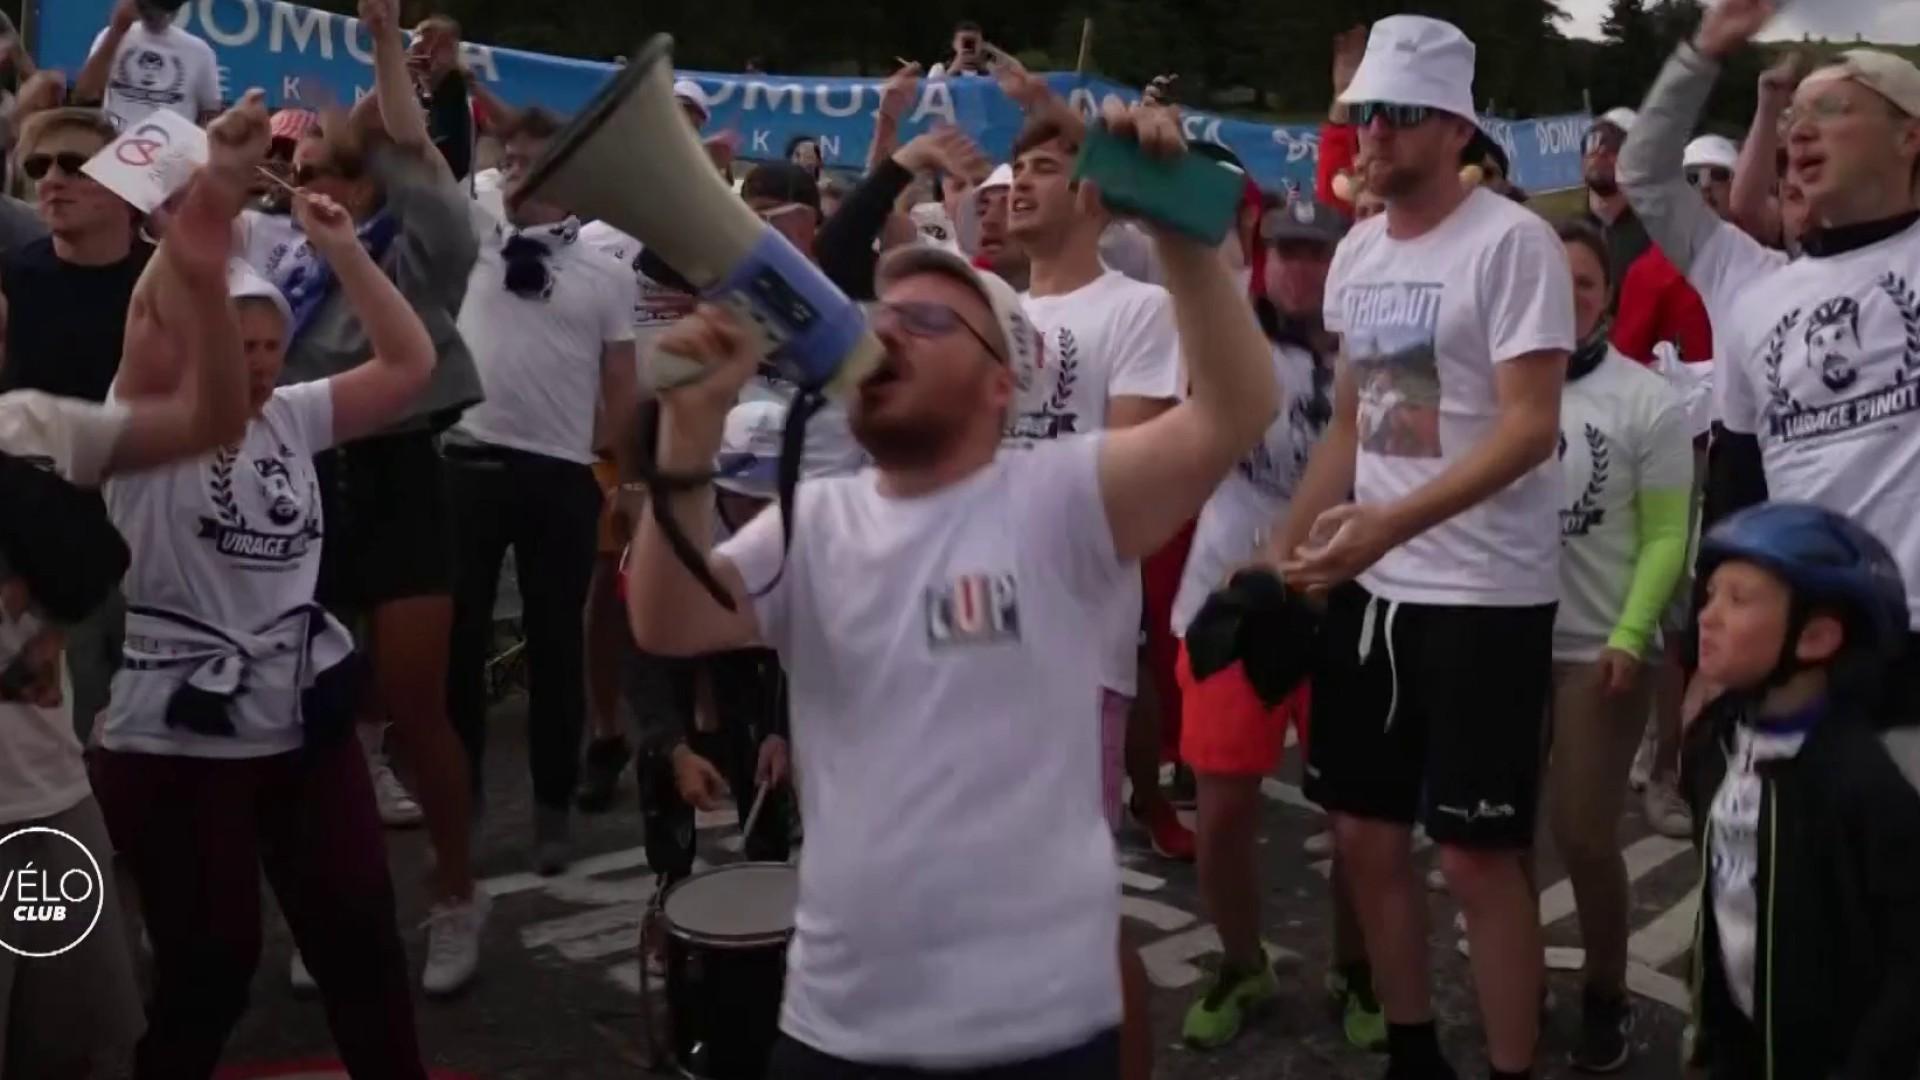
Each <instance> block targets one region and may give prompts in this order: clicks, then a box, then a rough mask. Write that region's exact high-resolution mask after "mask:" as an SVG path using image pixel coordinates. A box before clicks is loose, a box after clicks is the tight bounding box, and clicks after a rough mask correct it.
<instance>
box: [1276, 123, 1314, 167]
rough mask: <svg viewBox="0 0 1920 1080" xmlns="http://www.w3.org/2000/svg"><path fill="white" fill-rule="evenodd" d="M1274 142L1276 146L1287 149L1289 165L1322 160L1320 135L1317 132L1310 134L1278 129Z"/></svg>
mask: <svg viewBox="0 0 1920 1080" xmlns="http://www.w3.org/2000/svg"><path fill="white" fill-rule="evenodd" d="M1273 142H1274V145H1276V146H1283V147H1285V148H1286V151H1287V164H1289V165H1293V164H1298V163H1299V162H1302V161H1319V160H1320V135H1319V133H1317V132H1315V133H1311V134H1309V133H1306V132H1297V131H1288V130H1287V129H1286V128H1278V127H1277V128H1274V129H1273Z"/></svg>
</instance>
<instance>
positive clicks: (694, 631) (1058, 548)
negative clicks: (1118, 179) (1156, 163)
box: [629, 103, 1277, 1078]
mask: <svg viewBox="0 0 1920 1080" xmlns="http://www.w3.org/2000/svg"><path fill="white" fill-rule="evenodd" d="M1106 122H1107V123H1108V125H1109V126H1110V127H1111V129H1112V130H1113V132H1114V134H1115V135H1116V137H1119V138H1125V139H1131V138H1135V137H1138V138H1139V139H1140V140H1141V142H1142V144H1143V146H1144V148H1145V149H1146V150H1147V151H1148V152H1149V153H1153V154H1166V153H1170V152H1172V153H1177V152H1179V150H1180V149H1181V148H1182V141H1181V137H1180V132H1179V127H1178V123H1177V121H1176V120H1175V118H1174V117H1173V116H1172V115H1171V114H1170V113H1168V112H1166V111H1164V110H1148V111H1144V112H1139V111H1136V112H1132V113H1128V112H1125V111H1123V110H1122V109H1121V108H1119V107H1118V105H1117V103H1116V104H1115V106H1113V107H1112V108H1110V110H1109V112H1108V114H1107V121H1106ZM1019 193H1020V188H1019V185H1018V184H1016V189H1015V198H1016V199H1018V198H1019V197H1020V194H1019ZM1094 195H1095V192H1094V190H1093V189H1092V188H1091V187H1090V186H1086V187H1083V189H1082V197H1083V198H1089V199H1091V198H1092V197H1094ZM1017 215H1018V211H1016V216H1017ZM1159 243H1160V249H1161V250H1160V257H1161V261H1162V264H1163V266H1164V267H1165V269H1166V271H1167V276H1168V281H1169V286H1170V290H1171V294H1172V308H1173V321H1175V322H1176V323H1177V325H1178V328H1179V338H1178V340H1179V341H1180V342H1181V343H1182V346H1183V348H1184V354H1183V355H1184V357H1185V360H1186V364H1187V369H1188V372H1189V374H1190V375H1191V377H1192V391H1191V394H1190V395H1189V396H1188V397H1187V399H1186V400H1185V401H1184V402H1182V403H1181V404H1179V405H1176V406H1174V407H1173V408H1172V409H1170V410H1168V411H1166V412H1164V413H1162V414H1160V415H1159V416H1157V417H1155V418H1154V419H1152V420H1149V421H1147V422H1145V423H1143V424H1139V425H1136V426H1134V427H1130V428H1126V429H1124V430H1113V431H1099V430H1098V429H1099V428H1100V427H1101V425H1099V424H1098V423H1092V424H1088V425H1086V426H1085V427H1084V428H1083V429H1081V432H1080V433H1077V434H1073V435H1068V434H1066V433H1064V432H1063V433H1062V435H1063V437H1062V438H1059V439H1051V440H1038V441H1033V442H1023V443H1008V442H1007V441H1005V439H1004V438H1003V436H1004V433H1005V430H1006V426H1007V423H1008V421H1009V419H1011V416H1010V413H1011V411H1012V410H1013V409H1014V408H1016V403H1017V400H1018V395H1019V392H1020V390H1021V388H1022V387H1023V386H1027V385H1030V384H1037V383H1038V382H1040V381H1043V380H1044V379H1045V378H1046V377H1047V376H1046V375H1043V374H1042V373H1040V372H1039V371H1038V364H1039V361H1038V353H1039V349H1040V343H1039V333H1038V331H1037V330H1036V329H1035V327H1034V325H1033V323H1032V322H1031V321H1030V320H1029V318H1028V316H1027V315H1026V314H1025V312H1024V311H1023V310H1022V304H1021V301H1020V298H1019V297H1018V295H1017V294H1015V293H1014V292H1013V290H1012V289H1011V288H1010V287H1008V286H1007V285H1006V283H1005V282H1002V281H1000V280H999V279H998V278H995V277H993V276H991V275H988V274H984V273H982V272H980V271H977V270H975V269H973V268H972V267H970V266H969V265H967V263H966V261H965V260H964V259H961V258H959V257H957V256H954V255H952V254H949V253H946V252H942V251H939V250H938V249H934V248H930V247H925V246H920V245H916V246H912V247H908V248H903V249H901V250H899V251H896V252H892V253H890V254H889V255H888V256H887V258H886V259H885V260H883V262H882V265H881V272H880V282H881V288H880V303H879V305H878V306H877V307H876V308H875V309H874V311H873V328H874V330H875V332H876V333H877V335H878V337H879V340H880V343H881V345H882V346H883V348H884V351H885V355H884V357H883V358H882V359H881V360H880V364H879V367H878V368H877V370H875V371H874V372H873V373H872V374H871V375H869V376H868V377H866V378H865V379H863V380H862V381H861V382H860V383H859V385H858V387H857V388H856V389H855V390H854V391H853V393H852V397H851V410H852V416H853V420H854V433H855V435H856V437H857V438H859V440H860V441H861V444H862V445H863V446H864V447H865V448H866V449H867V451H868V452H869V453H871V454H872V456H873V459H874V467H873V468H872V469H870V470H866V471H863V472H862V473H860V474H859V475H857V476H852V477H843V478H829V479H822V480H817V481H812V482H809V483H807V484H804V485H802V486H801V488H800V490H799V492H798V501H797V506H796V510H795V517H794V520H793V521H792V522H791V526H792V528H793V530H794V532H793V537H792V542H791V546H790V548H788V547H786V546H785V545H783V543H782V539H781V532H782V525H783V522H782V517H781V515H780V513H779V512H778V511H767V512H764V513H762V514H760V515H759V516H758V517H757V518H755V519H754V520H753V522H752V523H751V524H749V525H748V526H747V527H746V528H745V529H744V530H742V531H741V532H740V533H738V534H736V535H735V536H734V537H733V538H732V539H730V540H728V541H727V542H726V543H725V544H723V545H721V546H720V547H719V548H717V549H716V550H715V551H713V552H712V553H711V554H710V555H709V556H708V557H707V565H708V568H709V569H710V570H711V573H712V576H713V577H715V578H716V579H718V580H719V581H721V582H723V583H725V587H726V589H727V591H728V592H729V593H730V594H731V599H732V601H733V603H732V605H731V606H732V608H733V609H734V610H729V609H728V608H727V607H723V606H721V605H720V604H718V603H716V602H715V601H714V599H713V598H712V597H711V596H709V594H708V593H707V592H706V590H705V589H704V588H703V587H702V586H701V585H700V584H699V582H698V581H697V580H696V579H695V577H694V575H693V574H691V573H689V572H688V570H687V569H686V567H685V566H683V565H682V564H681V562H680V561H679V559H678V558H676V557H675V555H674V554H673V551H672V549H671V548H670V546H669V544H668V542H667V539H666V536H665V534H664V533H663V531H662V530H661V529H660V528H659V526H658V525H657V524H656V523H655V522H653V521H652V520H651V518H649V519H648V520H646V521H643V522H642V523H641V526H640V529H639V532H638V534H637V536H636V538H635V541H634V552H633V560H632V569H631V576H632V585H633V587H632V589H631V591H630V594H629V598H630V601H631V605H632V615H633V626H634V633H635V637H636V639H637V640H638V642H639V644H640V646H641V647H642V648H646V649H651V650H655V651H659V652H666V653H672V654H675V655H683V656H685V655H697V654H700V653H707V652H712V651H715V650H721V649H729V648H739V647H743V646H746V645H749V644H751V643H754V642H759V643H762V644H765V645H769V646H771V647H773V648H774V649H776V650H777V651H778V652H779V653H780V655H781V659H782V660H783V661H784V663H785V665H786V669H787V674H788V677H789V680H790V693H791V705H792V714H793V721H792V722H793V734H794V771H795V775H796V776H797V777H798V778H799V781H800V782H799V793H800V801H801V816H802V819H803V820H804V821H805V822H806V829H807V855H806V857H805V858H804V859H802V860H801V862H800V899H799V910H798V913H797V919H796V921H797V925H798V928H799V929H798V932H797V934H796V936H795V939H794V943H793V946H792V949H791V951H790V953H789V960H788V968H787V986H786V994H785V1000H784V1003H783V1006H782V1021H781V1028H782V1031H783V1032H784V1034H785V1038H784V1039H783V1040H782V1042H781V1044H780V1045H779V1047H778V1048H777V1049H776V1050H775V1054H774V1064H773V1069H772V1070H771V1073H770V1075H773V1076H780V1077H857V1076H867V1075H871V1073H872V1071H873V1070H874V1069H875V1068H877V1067H906V1068H911V1069H920V1070H941V1071H942V1074H943V1075H952V1076H958V1077H967V1076H986V1075H993V1076H1001V1075H1020V1076H1046V1077H1056V1078H1071V1077H1082V1076H1084V1077H1102V1078H1110V1077H1112V1076H1114V1075H1115V1072H1116V1070H1117V1069H1118V1067H1119V1061H1120V1058H1121V1056H1122V1051H1121V1047H1120V1041H1121V1039H1120V1036H1119V1033H1118V1031H1117V1025H1119V1024H1120V1022H1121V1017H1122V990H1121V988H1122V979H1121V965H1120V964H1118V963H1116V960H1117V959H1118V954H1121V953H1122V952H1123V950H1122V949H1121V947H1120V921H1119V906H1118V905H1119V878H1118V873H1119V864H1118V860H1117V853H1116V851H1115V850H1114V845H1113V841H1112V838H1111V832H1110V830H1109V827H1108V825H1107V821H1106V818H1105V815H1104V814H1103V813H1102V806H1101V794H1102V793H1101V787H1102V784H1101V778H1100V761H1099V736H1098V731H1099V727H1098V723H1099V721H1098V718H1099V715H1100V702H1099V683H1100V682H1101V681H1102V678H1103V676H1104V675H1105V673H1106V671H1107V655H1106V654H1107V652H1108V647H1109V645H1110V644H1111V643H1110V642H1108V641H1107V640H1106V637H1105V635H1102V634H1090V633H1088V628H1089V627H1097V626H1101V625H1103V624H1104V623H1105V620H1107V619H1108V618H1109V617H1110V615H1111V600H1110V597H1111V596H1112V595H1113V594H1114V593H1115V592H1116V591H1119V590H1121V589H1123V588H1127V587H1130V586H1131V585H1132V583H1134V582H1137V580H1138V578H1139V568H1138V566H1137V565H1136V563H1137V560H1139V559H1140V558H1141V557H1143V556H1145V555H1146V554H1148V553H1150V552H1152V551H1154V550H1157V549H1158V548H1159V547H1160V546H1161V545H1162V544H1164V543H1165V542H1166V541H1167V539H1168V538H1169V537H1170V536H1172V535H1173V533H1174V532H1175V530H1177V529H1178V528H1180V526H1181V525H1182V524H1183V523H1185V522H1186V521H1188V520H1190V519H1191V518H1192V517H1193V516H1194V514H1196V513H1197V512H1198V511H1199V509H1200V506H1201V503H1202V502H1203V501H1204V500H1205V498H1206V496H1207V495H1208V494H1210V493H1211V492H1212V491H1213V489H1214V488H1215V487H1216V486H1217V485H1218V484H1219V482H1220V481H1221V480H1222V479H1223V478H1224V477H1225V476H1226V474H1227V473H1228V471H1229V470H1230V469H1232V467H1233V463H1234V462H1235V461H1237V460H1239V459H1240V458H1241V457H1243V456H1244V455H1245V454H1246V453H1247V452H1248V451H1249V450H1251V449H1252V448H1253V447H1254V446H1255V445H1256V444H1258V442H1259V441H1260V439H1261V436H1262V434H1263V433H1264V432H1265V430H1266V428H1267V426H1268V424H1269V423H1270V422H1271V421H1272V419H1273V416H1274V413H1275V409H1276V407H1277V395H1276V392H1275V387H1274V380H1273V366H1272V361H1271V359H1270V357H1269V354H1268V350H1267V348H1266V345H1265V343H1264V342H1263V341H1262V340H1261V335H1260V331H1259V328H1258V326H1256V325H1255V323H1254V321H1253V318H1252V316H1251V313H1250V312H1249V311H1248V310H1247V306H1246V302H1245V300H1244V298H1243V296H1242V295H1241V293H1240V290H1239V289H1238V288H1237V287H1236V286H1235V285H1234V283H1233V281H1232V279H1231V277H1230V276H1229V275H1228V274H1227V272H1226V270H1225V269H1224V267H1222V266H1221V264H1220V261H1219V259H1218V258H1217V257H1216V256H1215V254H1214V252H1213V251H1212V250H1210V249H1209V248H1206V247H1203V246H1199V245H1196V244H1194V243H1192V242H1190V241H1188V240H1185V239H1183V238H1180V237H1178V236H1176V235H1174V234H1171V233H1163V234H1161V235H1160V236H1159ZM662 347H663V348H671V349H672V350H673V352H674V353H675V354H676V355H680V356H686V357H689V358H691V359H695V360H698V361H703V362H705V363H706V364H707V365H708V366H709V367H710V368H711V370H712V374H711V376H710V377H709V378H708V379H707V380H706V381H704V382H700V383H695V384H693V385H691V386H686V387H682V388H679V389H676V390H672V391H669V392H667V393H664V394H662V395H661V398H662V402H663V410H664V423H663V425H662V426H663V431H664V434H663V435H662V439H661V444H660V453H659V462H660V467H661V468H662V469H664V470H668V471H670V472H675V473H682V474H684V473H688V472H694V473H703V472H705V471H706V470H707V469H708V467H709V466H710V464H711V461H712V458H713V455H714V451H715V449H716V447H717V445H718V442H719V438H720V433H721V427H722V422H723V418H724V417H725V415H726V412H727V410H728V409H729V408H730V407H731V406H732V404H733V402H734V398H735V396H736V394H737V393H738V390H739V388H740V387H741V386H742V385H743V384H744V383H745V382H746V380H747V379H748V378H749V377H750V376H751V374H752V372H753V370H754V368H755V366H756V364H757V363H758V361H759V359H760V358H759V356H758V355H756V354H755V352H754V350H753V349H752V347H751V344H750V338H749V337H748V335H747V334H745V333H744V331H743V329H742V328H741V327H740V325H739V324H738V323H737V322H736V321H735V320H734V319H733V318H732V317H730V316H729V315H727V314H725V313H724V312H722V311H720V310H717V309H712V308H703V309H702V310H701V311H700V312H699V313H698V314H696V315H695V316H694V317H692V318H690V319H688V320H686V321H685V322H683V323H682V324H681V325H680V326H678V327H676V328H675V329H674V330H673V331H672V332H671V333H670V334H669V335H668V337H667V339H666V341H665V342H663V344H662ZM1048 374H1051V373H1048ZM1096 431H1098V433H1095V432H1096ZM710 505H711V500H710V498H709V497H708V496H707V495H706V494H705V493H704V492H691V493H688V494H685V495H681V496H676V498H675V500H674V506H673V507H672V511H673V513H674V515H675V517H676V518H677V520H678V524H679V527H680V529H681V530H682V531H683V532H684V534H685V535H687V536H695V537H697V536H703V535H706V534H707V528H708V526H707V515H708V513H709V507H710ZM783 549H784V550H783ZM1035 868H1042V869H1041V870H1040V871H1039V872H1036V870H1035ZM1131 989H1133V990H1137V991H1138V997H1137V998H1134V999H1132V1000H1131V1002H1130V1003H1131V1004H1132V1005H1133V1006H1134V1009H1136V1010H1141V1011H1138V1012H1136V1011H1133V1010H1129V1021H1130V1022H1131V1021H1134V1020H1138V1021H1140V1025H1141V1026H1139V1027H1137V1028H1135V1027H1131V1026H1130V1027H1129V1029H1128V1034H1129V1036H1130V1041H1129V1042H1128V1043H1127V1046H1126V1055H1127V1057H1128V1061H1129V1064H1130V1066H1132V1067H1150V1065H1146V1063H1145V1062H1144V1061H1143V1060H1142V1059H1143V1058H1145V1059H1150V1058H1151V1056H1152V1047H1151V1038H1150V1035H1149V1033H1148V1032H1147V1030H1146V1028H1145V1026H1144V1021H1145V1016H1144V1015H1143V1010H1144V998H1145V991H1144V986H1141V985H1140V984H1138V983H1135V984H1133V985H1132V987H1131ZM1143 1041H1144V1043H1145V1045H1144V1046H1143V1045H1142V1042H1143Z"/></svg>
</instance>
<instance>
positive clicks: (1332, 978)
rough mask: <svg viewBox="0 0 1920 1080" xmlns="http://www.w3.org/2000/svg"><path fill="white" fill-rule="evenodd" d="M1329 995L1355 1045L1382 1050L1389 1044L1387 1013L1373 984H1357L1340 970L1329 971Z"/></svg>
mask: <svg viewBox="0 0 1920 1080" xmlns="http://www.w3.org/2000/svg"><path fill="white" fill-rule="evenodd" d="M1326 986H1327V997H1328V999H1329V1004H1330V1005H1331V1006H1332V1008H1333V1018H1334V1022H1335V1023H1337V1024H1339V1025H1340V1030H1341V1033H1342V1034H1344V1035H1346V1037H1347V1042H1348V1043H1350V1044H1351V1045H1352V1046H1353V1047H1354V1048H1355V1049H1359V1050H1365V1051H1367V1052H1368V1053H1379V1052H1381V1051H1384V1050H1385V1049H1386V1048H1387V1014H1386V1013H1385V1012H1383V1011H1382V1010H1381V1008H1380V1002H1379V1000H1378V999H1376V998H1375V997H1374V996H1373V986H1372V985H1371V983H1370V982H1363V983H1362V984H1361V985H1359V986H1355V985H1353V983H1352V981H1351V980H1349V979H1348V978H1347V976H1346V975H1345V974H1343V973H1341V972H1338V971H1329V972H1327V982H1326Z"/></svg>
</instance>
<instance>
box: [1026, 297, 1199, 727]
mask: <svg viewBox="0 0 1920 1080" xmlns="http://www.w3.org/2000/svg"><path fill="white" fill-rule="evenodd" d="M1021 299H1022V302H1023V303H1024V305H1025V307H1026V311H1027V318H1029V319H1031V320H1033V325H1034V328H1035V329H1037V330H1039V331H1040V338H1041V349H1040V367H1039V370H1038V371H1037V372H1036V373H1035V377H1034V379H1033V383H1032V385H1031V386H1030V387H1028V389H1027V391H1026V392H1025V393H1024V394H1023V395H1022V396H1021V397H1020V399H1019V400H1018V401H1016V402H1015V404H1014V413H1013V416H1012V418H1011V420H1010V421H1009V423H1008V437H1009V441H1011V442H1014V443H1022V442H1031V441H1034V440H1041V439H1055V438H1060V437H1062V436H1065V435H1075V434H1080V433H1083V432H1089V431H1099V430H1101V429H1103V428H1105V427H1106V426H1107V410H1108V408H1109V407H1110V406H1111V405H1112V403H1113V399H1114V398H1117V397H1140V398H1160V399H1174V398H1178V397H1179V396H1180V387H1181V369H1180V337H1179V334H1178V332H1177V331H1176V330H1175V328H1174V322H1173V298H1172V297H1171V296H1169V295H1168V294H1167V290H1165V289H1163V288H1160V287H1159V286H1158V285H1147V284H1144V283H1142V282H1138V281H1134V280H1133V279H1131V278H1129V277H1127V276H1126V275H1125V274H1122V273H1120V272H1119V271H1117V270H1108V271H1107V272H1106V273H1104V274H1102V275H1100V276H1099V277H1098V278H1095V279H1094V280H1093V281H1092V282H1090V283H1089V284H1087V285H1083V286H1081V287H1080V288H1078V289H1075V290H1074V291H1072V292H1070V293H1064V294H1062V295H1059V296H1031V295H1028V296H1023V297H1022V298H1021ZM1140 608H1141V590H1140V582H1139V581H1137V580H1136V581H1133V582H1130V583H1123V584H1122V585H1121V586H1120V588H1119V589H1118V590H1117V591H1116V593H1115V595H1114V597H1113V598H1112V600H1110V601H1109V602H1108V606H1107V613H1106V614H1105V615H1103V616H1102V617H1101V618H1100V619H1099V620H1098V622H1099V625H1100V626H1101V627H1102V628H1103V629H1104V630H1105V631H1106V633H1105V636H1104V637H1103V640H1104V641H1105V643H1106V646H1107V654H1106V655H1107V663H1106V668H1105V672H1106V673H1105V674H1104V675H1103V676H1102V677H1101V680H1100V685H1102V686H1104V687H1106V688H1107V689H1109V690H1113V691H1116V692H1118V693H1121V694H1126V695H1129V696H1131V695H1132V694H1133V693H1134V692H1135V690H1136V687H1137V684H1138V679H1139V672H1138V668H1139V656H1140Z"/></svg>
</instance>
